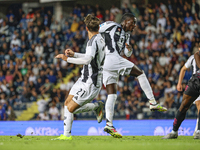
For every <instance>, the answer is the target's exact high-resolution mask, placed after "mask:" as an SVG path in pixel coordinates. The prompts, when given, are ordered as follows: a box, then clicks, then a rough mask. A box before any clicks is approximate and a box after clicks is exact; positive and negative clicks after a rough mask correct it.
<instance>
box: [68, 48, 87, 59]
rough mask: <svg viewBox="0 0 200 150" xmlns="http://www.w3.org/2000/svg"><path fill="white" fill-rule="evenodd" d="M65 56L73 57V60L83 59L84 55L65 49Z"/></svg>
mask: <svg viewBox="0 0 200 150" xmlns="http://www.w3.org/2000/svg"><path fill="white" fill-rule="evenodd" d="M65 55H66V56H67V57H75V58H80V57H85V54H81V53H76V52H74V51H72V50H71V49H66V50H65Z"/></svg>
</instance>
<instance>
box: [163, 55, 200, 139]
mask: <svg viewBox="0 0 200 150" xmlns="http://www.w3.org/2000/svg"><path fill="white" fill-rule="evenodd" d="M191 66H192V67H193V75H192V77H191V78H190V80H189V81H188V84H187V86H186V88H185V91H184V93H183V100H182V102H181V106H180V107H179V109H178V111H177V113H176V116H175V118H174V123H173V130H172V131H171V133H169V134H167V135H166V136H164V137H163V138H162V139H176V138H177V137H178V129H179V127H180V126H181V123H182V122H183V120H184V119H185V116H186V112H187V110H188V109H189V107H190V105H191V104H192V103H193V102H194V101H196V102H197V103H198V102H199V100H200V96H199V95H200V69H199V68H200V51H198V52H196V53H195V54H194V55H191V56H190V57H189V59H188V60H187V62H186V63H185V65H184V66H183V67H182V69H181V72H180V75H179V81H178V85H177V90H178V91H182V85H181V82H182V80H183V77H184V75H185V71H186V70H187V69H188V68H189V67H191ZM199 115H200V114H199V107H198V117H199ZM194 139H200V123H199V120H198V127H197V131H196V133H195V136H194Z"/></svg>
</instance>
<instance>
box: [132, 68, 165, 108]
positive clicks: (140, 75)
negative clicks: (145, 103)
mask: <svg viewBox="0 0 200 150" xmlns="http://www.w3.org/2000/svg"><path fill="white" fill-rule="evenodd" d="M130 75H132V76H134V77H137V79H138V82H139V84H140V87H141V88H142V90H143V91H144V93H145V95H146V96H147V98H148V99H149V103H150V109H151V111H155V110H157V111H167V108H165V107H162V106H160V104H157V103H156V100H155V98H154V95H153V91H152V88H151V86H150V84H149V81H148V79H147V77H146V75H145V73H144V72H143V71H142V70H140V69H139V68H138V67H137V66H136V65H134V66H133V67H132V69H131V72H130Z"/></svg>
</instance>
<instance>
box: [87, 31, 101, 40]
mask: <svg viewBox="0 0 200 150" xmlns="http://www.w3.org/2000/svg"><path fill="white" fill-rule="evenodd" d="M98 33H99V32H88V38H89V40H90V39H91V38H92V37H93V36H94V35H96V34H98Z"/></svg>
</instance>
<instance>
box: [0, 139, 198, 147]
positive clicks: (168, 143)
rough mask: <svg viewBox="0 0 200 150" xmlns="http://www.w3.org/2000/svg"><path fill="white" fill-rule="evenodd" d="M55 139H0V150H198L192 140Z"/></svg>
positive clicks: (194, 141)
mask: <svg viewBox="0 0 200 150" xmlns="http://www.w3.org/2000/svg"><path fill="white" fill-rule="evenodd" d="M52 138H55V136H24V137H23V138H20V137H17V136H0V150H71V149H75V150H107V149H109V150H118V149H120V150H129V149H131V150H199V149H200V140H194V139H193V137H192V136H179V137H178V139H173V140H163V139H161V136H123V138H121V139H115V138H112V137H111V136H73V140H71V141H52V140H51V139H52Z"/></svg>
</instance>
